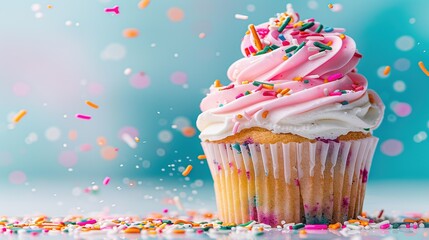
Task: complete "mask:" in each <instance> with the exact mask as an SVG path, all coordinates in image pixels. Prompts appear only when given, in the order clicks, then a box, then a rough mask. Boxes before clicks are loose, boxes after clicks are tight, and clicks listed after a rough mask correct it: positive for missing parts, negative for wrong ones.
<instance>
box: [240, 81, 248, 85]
mask: <svg viewBox="0 0 429 240" xmlns="http://www.w3.org/2000/svg"><path fill="white" fill-rule="evenodd" d="M248 83H249V81H242V82H241V84H248Z"/></svg>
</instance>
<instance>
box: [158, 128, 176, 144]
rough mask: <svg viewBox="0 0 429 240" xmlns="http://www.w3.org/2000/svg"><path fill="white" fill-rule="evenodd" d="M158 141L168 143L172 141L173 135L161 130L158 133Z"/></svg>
mask: <svg viewBox="0 0 429 240" xmlns="http://www.w3.org/2000/svg"><path fill="white" fill-rule="evenodd" d="M158 140H159V141H161V142H163V143H169V142H171V140H173V134H172V133H171V132H170V131H168V130H162V131H161V132H159V133H158Z"/></svg>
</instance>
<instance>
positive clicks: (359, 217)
mask: <svg viewBox="0 0 429 240" xmlns="http://www.w3.org/2000/svg"><path fill="white" fill-rule="evenodd" d="M357 218H358V219H359V220H362V221H365V222H369V219H368V218H365V217H362V216H358V217H357Z"/></svg>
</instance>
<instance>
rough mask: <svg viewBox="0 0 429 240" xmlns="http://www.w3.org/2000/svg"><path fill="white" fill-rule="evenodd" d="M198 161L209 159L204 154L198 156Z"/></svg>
mask: <svg viewBox="0 0 429 240" xmlns="http://www.w3.org/2000/svg"><path fill="white" fill-rule="evenodd" d="M198 159H199V160H204V159H207V158H206V155H204V154H202V155H198Z"/></svg>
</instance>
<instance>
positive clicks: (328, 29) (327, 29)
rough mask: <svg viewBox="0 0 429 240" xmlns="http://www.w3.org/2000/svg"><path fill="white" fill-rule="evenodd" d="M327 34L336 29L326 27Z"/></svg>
mask: <svg viewBox="0 0 429 240" xmlns="http://www.w3.org/2000/svg"><path fill="white" fill-rule="evenodd" d="M324 30H325V32H332V31H334V29H333V28H332V27H325V29H324Z"/></svg>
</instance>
